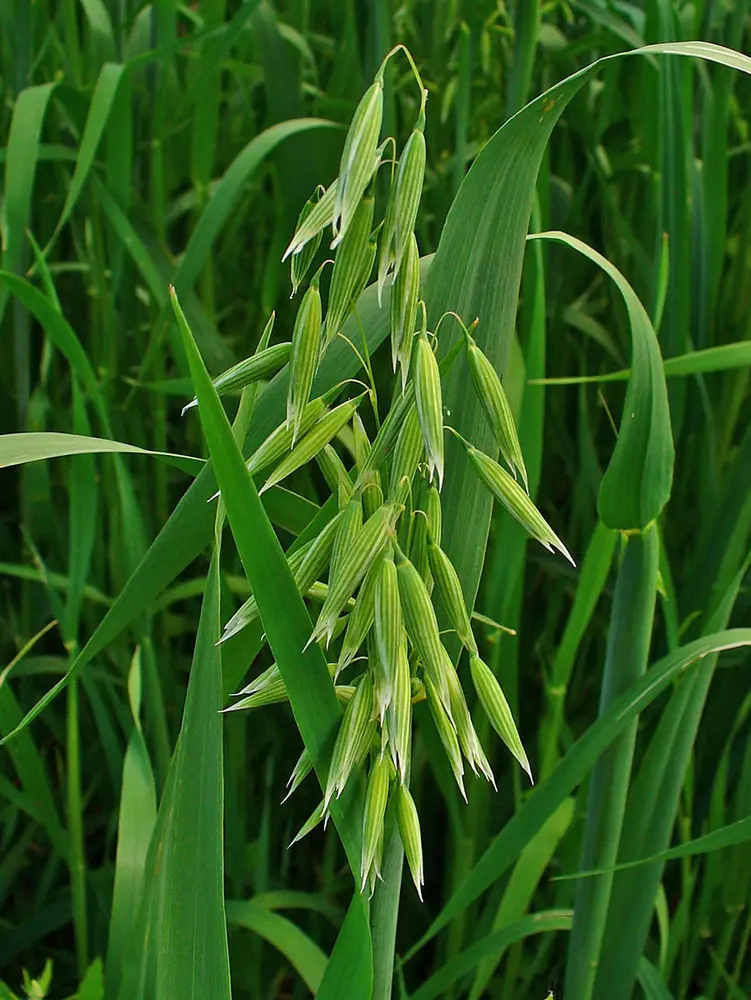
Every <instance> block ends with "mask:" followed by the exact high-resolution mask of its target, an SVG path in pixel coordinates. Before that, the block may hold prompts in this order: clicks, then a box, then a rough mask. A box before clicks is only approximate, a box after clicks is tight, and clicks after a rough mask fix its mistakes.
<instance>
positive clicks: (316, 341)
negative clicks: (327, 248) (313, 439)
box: [287, 275, 321, 444]
mask: <svg viewBox="0 0 751 1000" xmlns="http://www.w3.org/2000/svg"><path fill="white" fill-rule="evenodd" d="M320 351H321V293H320V291H319V289H318V277H317V275H316V276H315V277H314V278H313V281H312V282H311V285H310V288H309V289H308V290H307V292H306V293H305V295H303V299H302V302H301V303H300V308H299V310H298V313H297V317H296V319H295V326H294V330H293V331H292V356H291V358H290V364H289V387H288V390H287V426H288V427H291V428H292V442H293V444H294V442H295V441H296V440H297V437H298V435H299V432H300V424H301V422H302V414H303V411H304V409H305V406H306V405H307V403H308V401H309V399H310V390H311V388H312V386H313V378H314V377H315V373H316V369H317V368H318V360H319V356H320Z"/></svg>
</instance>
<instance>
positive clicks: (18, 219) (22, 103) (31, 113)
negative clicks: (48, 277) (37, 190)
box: [0, 83, 57, 323]
mask: <svg viewBox="0 0 751 1000" xmlns="http://www.w3.org/2000/svg"><path fill="white" fill-rule="evenodd" d="M56 86H57V84H56V83H44V84H41V85H40V86H38V87H27V88H26V90H22V91H21V93H20V94H19V95H18V98H17V99H16V104H15V107H14V108H13V118H12V119H11V123H10V133H9V135H8V148H7V151H6V158H5V184H4V186H3V217H4V225H3V227H2V228H3V234H4V235H3V270H4V271H10V272H14V271H18V269H19V267H20V266H21V260H22V256H23V244H24V241H25V239H26V235H25V233H26V228H27V226H28V225H29V220H30V213H31V198H32V194H33V191H34V176H35V174H36V166H37V160H38V158H39V137H40V135H41V131H42V124H43V122H44V116H45V113H46V111H47V105H48V104H49V99H50V97H51V96H52V91H53V90H54V89H55V87H56ZM7 303H8V291H7V288H6V287H4V286H0V323H1V322H2V319H3V316H4V315H5V307H6V305H7Z"/></svg>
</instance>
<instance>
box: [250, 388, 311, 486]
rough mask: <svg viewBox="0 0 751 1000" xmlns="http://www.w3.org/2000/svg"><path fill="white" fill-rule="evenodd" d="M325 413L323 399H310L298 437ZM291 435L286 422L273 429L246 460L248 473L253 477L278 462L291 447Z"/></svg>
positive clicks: (290, 429) (291, 432)
mask: <svg viewBox="0 0 751 1000" xmlns="http://www.w3.org/2000/svg"><path fill="white" fill-rule="evenodd" d="M325 412H326V402H325V400H324V399H322V398H321V397H318V398H317V399H311V401H310V402H309V403H308V405H307V406H306V407H305V409H304V410H303V413H302V417H301V419H300V426H299V429H298V433H299V434H300V436H302V435H303V434H307V432H308V431H309V430H310V428H311V427H312V426H313V425H314V424H316V423H317V422H318V421H319V420H320V419H321V417H322V416H323V415H324V413H325ZM292 435H293V430H292V428H291V427H288V426H287V424H286V422H285V423H283V424H279V426H278V427H276V428H274V430H273V431H272V432H271V433H270V434H269V436H268V437H267V438H266V439H265V440H264V441H262V442H261V444H260V445H259V446H258V447H257V448H256V450H255V451H254V452H253V454H252V455H251V456H250V458H249V459H248V462H247V465H248V472H250V473H251V474H252V475H255V474H256V473H257V472H262V471H263V470H264V469H266V468H268V466H270V465H273V464H274V463H275V462H278V461H279V459H280V458H282V457H283V456H284V455H286V454H287V452H288V451H289V450H290V448H291V447H292Z"/></svg>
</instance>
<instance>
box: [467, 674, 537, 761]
mask: <svg viewBox="0 0 751 1000" xmlns="http://www.w3.org/2000/svg"><path fill="white" fill-rule="evenodd" d="M469 668H470V671H471V673H472V683H473V684H474V686H475V691H477V697H478V698H479V699H480V704H481V705H482V707H483V709H484V710H485V714H486V715H487V717H488V719H490V724H491V725H492V727H493V729H495V731H496V732H497V733H498V735H499V736H500V737H501V739H502V740H503V742H504V743H505V744H506V746H507V747H508V748H509V750H510V751H511V753H512V754H513V755H514V757H516V759H517V760H518V761H519V763H520V764H521V766H522V767H523V768H524V770H525V771H526V772H527V774H528V775H529V780H530V781H533V778H532V770H531V768H530V766H529V759H528V758H527V754H526V751H525V750H524V746H523V745H522V741H521V737H520V736H519V731H518V729H517V728H516V723H515V722H514V717H513V715H512V714H511V709H510V708H509V704H508V702H507V701H506V696H505V695H504V693H503V691H502V689H501V685H500V684H499V683H498V680H497V679H496V676H495V674H494V673H493V671H492V670H491V669H490V667H489V666H488V665H487V664H486V663H484V662H483V661H482V660H481V659H480V657H479V656H470V658H469Z"/></svg>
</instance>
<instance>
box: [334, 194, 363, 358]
mask: <svg viewBox="0 0 751 1000" xmlns="http://www.w3.org/2000/svg"><path fill="white" fill-rule="evenodd" d="M373 205H374V202H373V198H372V197H366V198H363V199H362V201H361V202H360V204H359V205H358V206H357V210H356V211H355V214H354V216H353V218H352V223H351V225H350V226H349V228H348V229H347V233H346V235H345V236H344V237H343V239H342V241H341V243H340V244H339V248H338V249H337V252H336V261H335V262H334V269H333V271H332V272H331V286H330V289H329V300H328V308H327V310H326V320H325V322H324V334H325V336H324V343H323V350H325V349H326V347H327V346H328V345H329V344H330V343H331V341H332V340H333V339H334V337H335V336H336V335H337V334H338V333H339V331H340V330H341V328H342V326H343V325H344V321H345V320H346V319H347V317H348V316H349V314H350V312H351V311H352V307H353V305H354V300H355V296H357V295H359V291H360V290H361V289H360V290H358V286H359V284H360V281H361V278H362V275H363V272H364V269H365V268H366V267H367V262H368V259H369V256H370V249H369V247H370V230H371V227H372V224H373ZM371 268H372V261H371ZM368 274H369V272H368ZM366 280H367V277H366Z"/></svg>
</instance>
